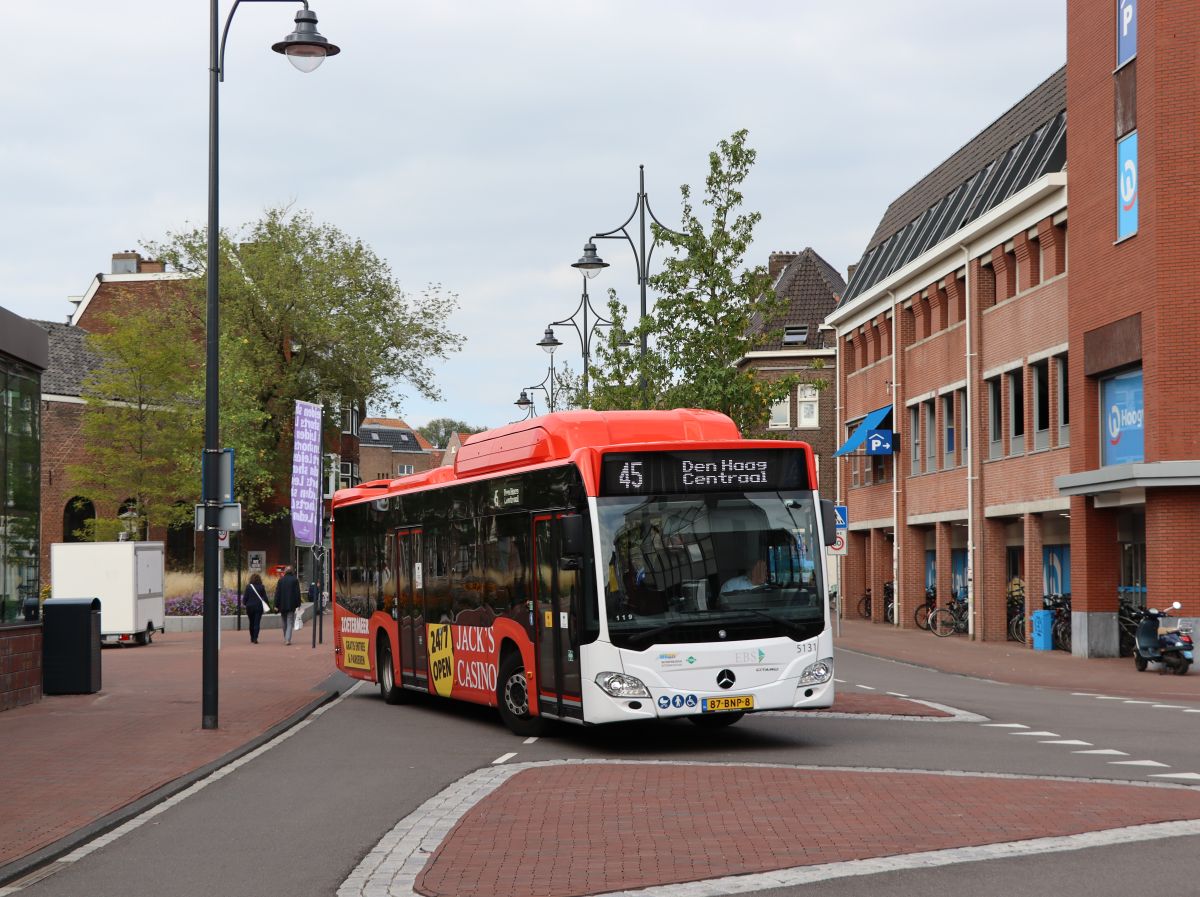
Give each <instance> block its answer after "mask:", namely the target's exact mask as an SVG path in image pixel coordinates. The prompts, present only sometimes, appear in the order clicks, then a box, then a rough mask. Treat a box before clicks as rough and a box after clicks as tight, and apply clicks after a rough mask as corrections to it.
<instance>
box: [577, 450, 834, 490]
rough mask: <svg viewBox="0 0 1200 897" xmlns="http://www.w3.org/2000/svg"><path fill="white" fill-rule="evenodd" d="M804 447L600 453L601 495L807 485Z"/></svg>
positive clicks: (765, 488)
mask: <svg viewBox="0 0 1200 897" xmlns="http://www.w3.org/2000/svg"><path fill="white" fill-rule="evenodd" d="M811 488H812V486H810V485H809V483H808V469H807V465H806V463H805V456H804V452H803V451H799V450H795V449H780V450H778V451H776V450H770V449H768V450H754V449H741V450H728V451H697V452H644V453H637V454H632V453H624V452H622V453H618V454H611V455H605V456H604V462H603V470H602V475H601V481H600V492H601V494H603V495H663V494H671V493H686V492H760V491H765V490H781V491H794V490H799V489H811Z"/></svg>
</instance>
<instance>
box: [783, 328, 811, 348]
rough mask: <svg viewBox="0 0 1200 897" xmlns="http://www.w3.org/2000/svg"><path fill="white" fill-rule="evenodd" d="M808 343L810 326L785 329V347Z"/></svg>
mask: <svg viewBox="0 0 1200 897" xmlns="http://www.w3.org/2000/svg"><path fill="white" fill-rule="evenodd" d="M806 342H808V325H807V324H805V325H803V326H801V327H784V328H783V344H784V345H785V346H799V345H802V344H804V343H806Z"/></svg>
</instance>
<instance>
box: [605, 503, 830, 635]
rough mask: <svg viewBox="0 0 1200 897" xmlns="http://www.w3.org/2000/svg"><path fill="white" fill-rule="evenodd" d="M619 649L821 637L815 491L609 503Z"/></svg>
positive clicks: (612, 622) (609, 586)
mask: <svg viewBox="0 0 1200 897" xmlns="http://www.w3.org/2000/svg"><path fill="white" fill-rule="evenodd" d="M597 504H598V507H599V517H600V545H601V558H603V560H604V563H605V565H606V569H605V570H604V571H603V573H604V582H605V589H604V594H605V613H606V614H607V617H608V629H609V634H610V636H611V638H612V642H613V644H614V645H616V646H618V647H622V648H632V649H634V650H639V651H641V650H645V649H647V648H649V647H651V646H652V645H654V644H658V643H678V642H707V641H720V640H724V639H728V640H735V639H746V638H766V637H771V636H781V635H785V636H788V637H790V638H792V639H795V640H796V641H802V640H804V639H809V638H813V637H814V636H816V635H817V634H818V633H820V632H821V631H822V629H823V628H824V620H825V602H824V588H823V583H822V581H821V565H820V563H819V561H820V556H819V554H818V552H820V551H821V550H822V548H821V540H820V539H819V538H818V533H817V524H816V509H815V505H814V500H813V497H812V493H811V492H792V493H784V492H747V493H738V492H725V493H720V494H709V495H691V496H654V497H639V498H602V499H599V500H598V502H597Z"/></svg>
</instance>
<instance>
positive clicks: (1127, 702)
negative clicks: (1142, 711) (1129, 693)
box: [1125, 701, 1154, 704]
mask: <svg viewBox="0 0 1200 897" xmlns="http://www.w3.org/2000/svg"><path fill="white" fill-rule="evenodd" d="M1125 703H1126V704H1153V703H1154V702H1153V701H1125Z"/></svg>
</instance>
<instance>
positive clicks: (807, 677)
mask: <svg viewBox="0 0 1200 897" xmlns="http://www.w3.org/2000/svg"><path fill="white" fill-rule="evenodd" d="M832 678H833V658H832V657H822V658H821V659H820V660H818V661H817V662H816V663H810V664H809V665H808V666H806V667H805V668H804V672H803V673H801V674H800V684H801V685H820V684H821V683H823V682H828V681H829V680H830V679H832Z"/></svg>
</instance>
